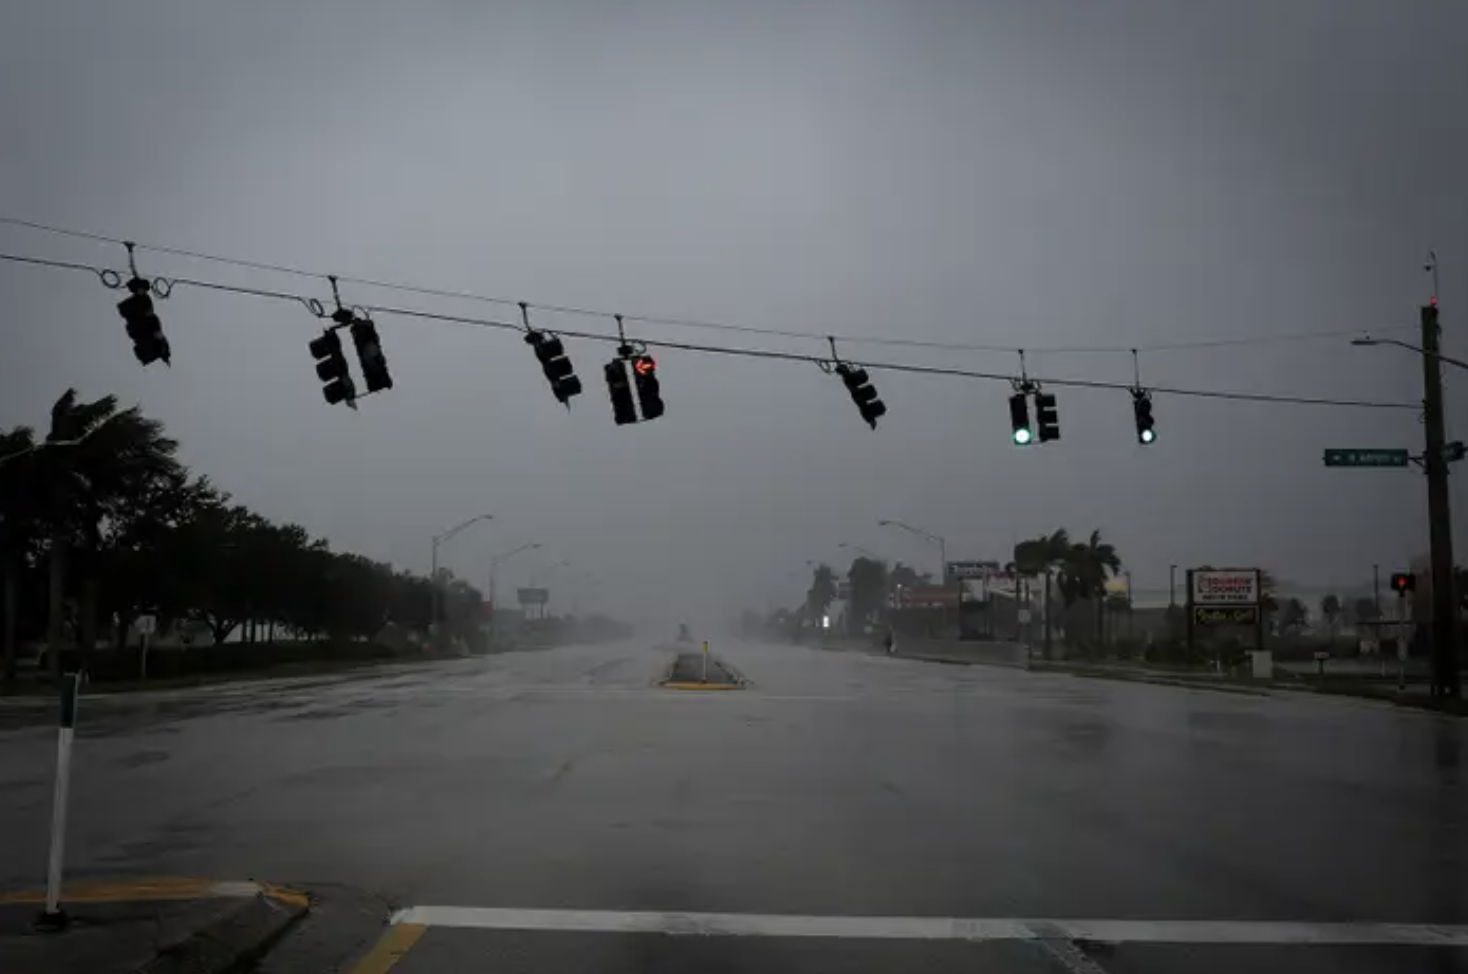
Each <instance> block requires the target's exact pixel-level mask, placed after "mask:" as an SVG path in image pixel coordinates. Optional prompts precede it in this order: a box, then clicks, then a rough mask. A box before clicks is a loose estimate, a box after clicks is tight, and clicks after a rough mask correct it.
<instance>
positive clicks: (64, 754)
mask: <svg viewBox="0 0 1468 974" xmlns="http://www.w3.org/2000/svg"><path fill="white" fill-rule="evenodd" d="M81 685H82V678H81V674H80V673H68V674H66V675H65V676H64V677H62V682H61V728H60V731H59V733H58V734H57V737H56V786H55V789H54V790H53V791H52V794H51V856H50V858H49V859H48V860H47V863H46V908H45V910H43V911H42V913H41V915H40V917H39V918H37V920H36V929H38V930H64V929H66V911H64V910H62V909H61V878H62V873H63V870H64V866H65V863H66V805H67V799H68V793H69V792H70V790H71V744H72V738H73V736H74V735H75V734H76V708H77V700H78V698H79V697H80V695H81Z"/></svg>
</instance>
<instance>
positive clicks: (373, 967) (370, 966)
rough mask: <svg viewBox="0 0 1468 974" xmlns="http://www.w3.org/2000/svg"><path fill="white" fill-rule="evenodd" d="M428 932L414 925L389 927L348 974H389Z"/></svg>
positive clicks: (402, 924) (404, 924)
mask: <svg viewBox="0 0 1468 974" xmlns="http://www.w3.org/2000/svg"><path fill="white" fill-rule="evenodd" d="M427 930H428V928H427V927H423V926H419V925H418V924H414V923H400V924H398V925H397V926H393V927H389V928H388V929H387V930H386V932H384V933H383V935H382V936H381V937H378V938H377V943H375V944H373V945H372V949H371V950H369V951H367V953H366V954H363V955H362V959H361V960H359V961H357V964H356V966H355V967H353V968H352V969H351V970H350V971H349V972H348V974H387V972H388V971H390V970H392V969H393V968H394V967H395V966H397V963H398V961H400V960H402V959H403V958H404V957H405V956H407V953H408V951H410V950H412V949H413V945H414V944H416V943H417V942H418V941H419V940H420V939H421V938H422V937H423V934H424V933H426V932H427Z"/></svg>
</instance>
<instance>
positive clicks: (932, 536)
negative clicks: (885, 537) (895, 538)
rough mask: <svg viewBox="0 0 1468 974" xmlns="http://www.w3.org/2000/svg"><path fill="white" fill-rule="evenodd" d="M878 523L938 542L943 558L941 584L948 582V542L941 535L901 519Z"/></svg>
mask: <svg viewBox="0 0 1468 974" xmlns="http://www.w3.org/2000/svg"><path fill="white" fill-rule="evenodd" d="M877 524H878V525H880V526H881V527H884V528H889V527H890V528H901V529H902V530H904V531H906V532H908V533H909V534H915V535H917V536H918V537H919V538H924V539H926V540H928V541H931V542H933V543H934V544H936V545H937V546H938V557H939V558H941V559H942V560H943V564H942V565H940V566H939V567H938V578H939V579H940V582H939V584H946V583H947V578H948V542H947V541H945V540H944V539H943V537H942V536H941V535H936V534H933V533H932V532H930V531H924V530H923V529H922V528H915V527H913V526H912V525H911V524H904V523H902V522H901V521H888V520H881V521H878V522H877Z"/></svg>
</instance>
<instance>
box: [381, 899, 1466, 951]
mask: <svg viewBox="0 0 1468 974" xmlns="http://www.w3.org/2000/svg"><path fill="white" fill-rule="evenodd" d="M393 922H394V923H410V924H415V925H421V926H425V927H455V928H461V929H464V928H468V929H484V930H548V931H567V932H583V933H661V934H671V935H674V936H679V935H688V936H713V937H720V936H722V937H832V938H843V939H877V940H889V939H890V940H1049V939H1055V938H1057V937H1060V938H1064V939H1067V940H1078V941H1098V942H1102V943H1154V944H1257V945H1279V946H1286V945H1311V946H1320V945H1343V946H1364V945H1386V946H1393V945H1395V946H1416V947H1420V946H1434V947H1468V925H1465V924H1440V925H1439V924H1423V923H1365V922H1363V923H1311V922H1294V921H1275V920H1066V919H1043V920H1042V919H1009V918H998V917H996V918H989V919H958V918H944V917H880V916H868V917H864V916H797V915H781V914H759V913H653V912H627V911H617V910H529V909H507V908H496V907H466V906H415V907H412V908H410V909H407V910H402V911H400V912H398V913H397V914H395V915H394V917H393Z"/></svg>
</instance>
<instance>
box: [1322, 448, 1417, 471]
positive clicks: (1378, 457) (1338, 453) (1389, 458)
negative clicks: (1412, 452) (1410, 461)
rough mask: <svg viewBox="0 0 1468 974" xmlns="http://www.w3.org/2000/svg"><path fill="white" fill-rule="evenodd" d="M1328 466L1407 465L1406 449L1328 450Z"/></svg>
mask: <svg viewBox="0 0 1468 974" xmlns="http://www.w3.org/2000/svg"><path fill="white" fill-rule="evenodd" d="M1325 465H1326V466H1327V467H1405V466H1406V465H1407V451H1406V450H1349V449H1348V450H1326V451H1325Z"/></svg>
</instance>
